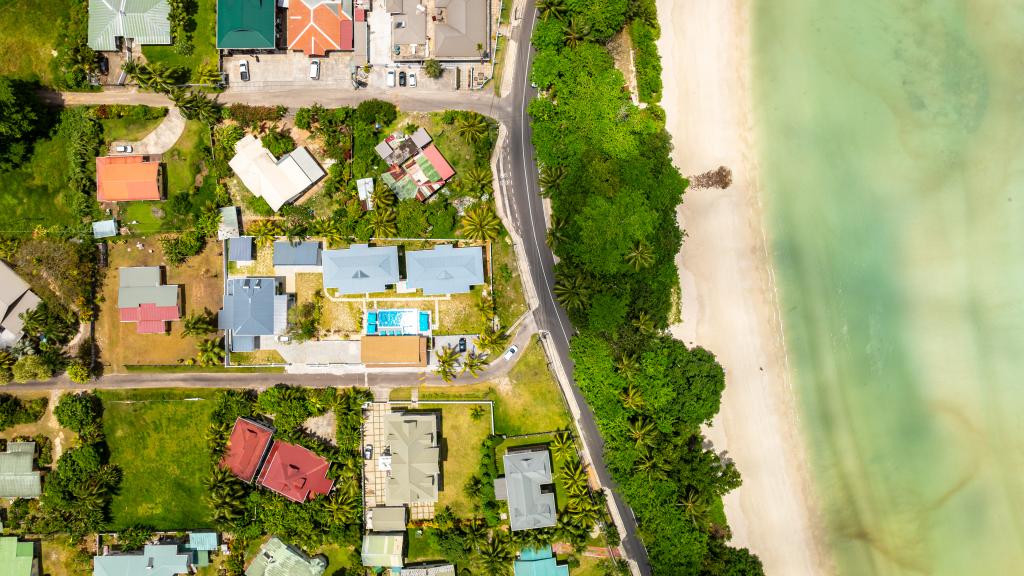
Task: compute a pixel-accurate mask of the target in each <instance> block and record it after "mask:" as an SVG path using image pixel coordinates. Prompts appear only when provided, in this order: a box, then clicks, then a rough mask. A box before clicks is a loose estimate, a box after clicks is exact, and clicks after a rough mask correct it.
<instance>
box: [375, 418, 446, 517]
mask: <svg viewBox="0 0 1024 576" xmlns="http://www.w3.org/2000/svg"><path fill="white" fill-rule="evenodd" d="M437 420H438V416H437V415H436V414H432V413H425V414H418V413H413V412H397V413H391V414H388V415H387V416H386V417H385V418H384V430H385V432H386V434H387V443H388V444H387V445H388V448H389V449H390V453H391V456H390V460H389V464H390V469H389V470H388V482H387V495H386V497H385V503H386V504H387V505H388V506H401V505H405V504H431V503H434V502H437V492H438V488H439V485H440V480H441V466H440V459H441V444H440V437H439V436H438V423H437ZM385 458H387V457H385Z"/></svg>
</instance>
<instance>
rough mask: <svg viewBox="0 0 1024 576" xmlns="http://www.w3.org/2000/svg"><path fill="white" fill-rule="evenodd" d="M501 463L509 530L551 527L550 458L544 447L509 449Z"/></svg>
mask: <svg viewBox="0 0 1024 576" xmlns="http://www.w3.org/2000/svg"><path fill="white" fill-rule="evenodd" d="M502 460H503V461H504V463H505V487H506V490H507V491H508V492H507V497H508V517H509V525H510V526H511V527H512V530H513V531H516V530H530V529H533V528H545V527H548V526H554V525H555V524H556V523H557V522H558V508H556V507H555V494H554V492H555V491H554V490H551V489H548V490H545V489H544V487H545V486H549V485H550V484H551V483H552V479H551V457H550V455H549V454H548V450H547V448H532V449H525V450H519V451H516V452H509V453H507V454H505V456H504V458H502Z"/></svg>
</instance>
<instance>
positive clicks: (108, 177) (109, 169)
mask: <svg viewBox="0 0 1024 576" xmlns="http://www.w3.org/2000/svg"><path fill="white" fill-rule="evenodd" d="M159 173H160V163H159V162H147V161H145V160H144V159H143V157H142V156H100V157H99V158H97V159H96V198H97V199H98V200H99V201H100V202H124V201H128V200H159V199H160V186H159V182H158V180H159Z"/></svg>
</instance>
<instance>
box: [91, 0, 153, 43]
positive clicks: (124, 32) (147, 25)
mask: <svg viewBox="0 0 1024 576" xmlns="http://www.w3.org/2000/svg"><path fill="white" fill-rule="evenodd" d="M170 10H171V9H170V7H169V6H168V4H167V0H89V47H90V48H92V49H93V50H100V51H108V52H109V51H111V50H116V49H117V46H116V42H115V40H114V39H115V38H118V37H120V38H133V39H134V40H135V43H136V44H170V43H171V23H170V21H169V20H168V19H167V17H168V15H169V14H170Z"/></svg>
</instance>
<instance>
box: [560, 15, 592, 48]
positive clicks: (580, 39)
mask: <svg viewBox="0 0 1024 576" xmlns="http://www.w3.org/2000/svg"><path fill="white" fill-rule="evenodd" d="M564 34H565V45H566V46H568V47H569V48H575V47H577V46H579V45H580V44H582V43H584V42H586V41H587V40H590V25H588V24H587V23H586V22H583V21H581V20H578V19H577V18H576V17H575V16H574V17H572V18H570V19H569V25H568V26H566V27H565V33H564Z"/></svg>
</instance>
